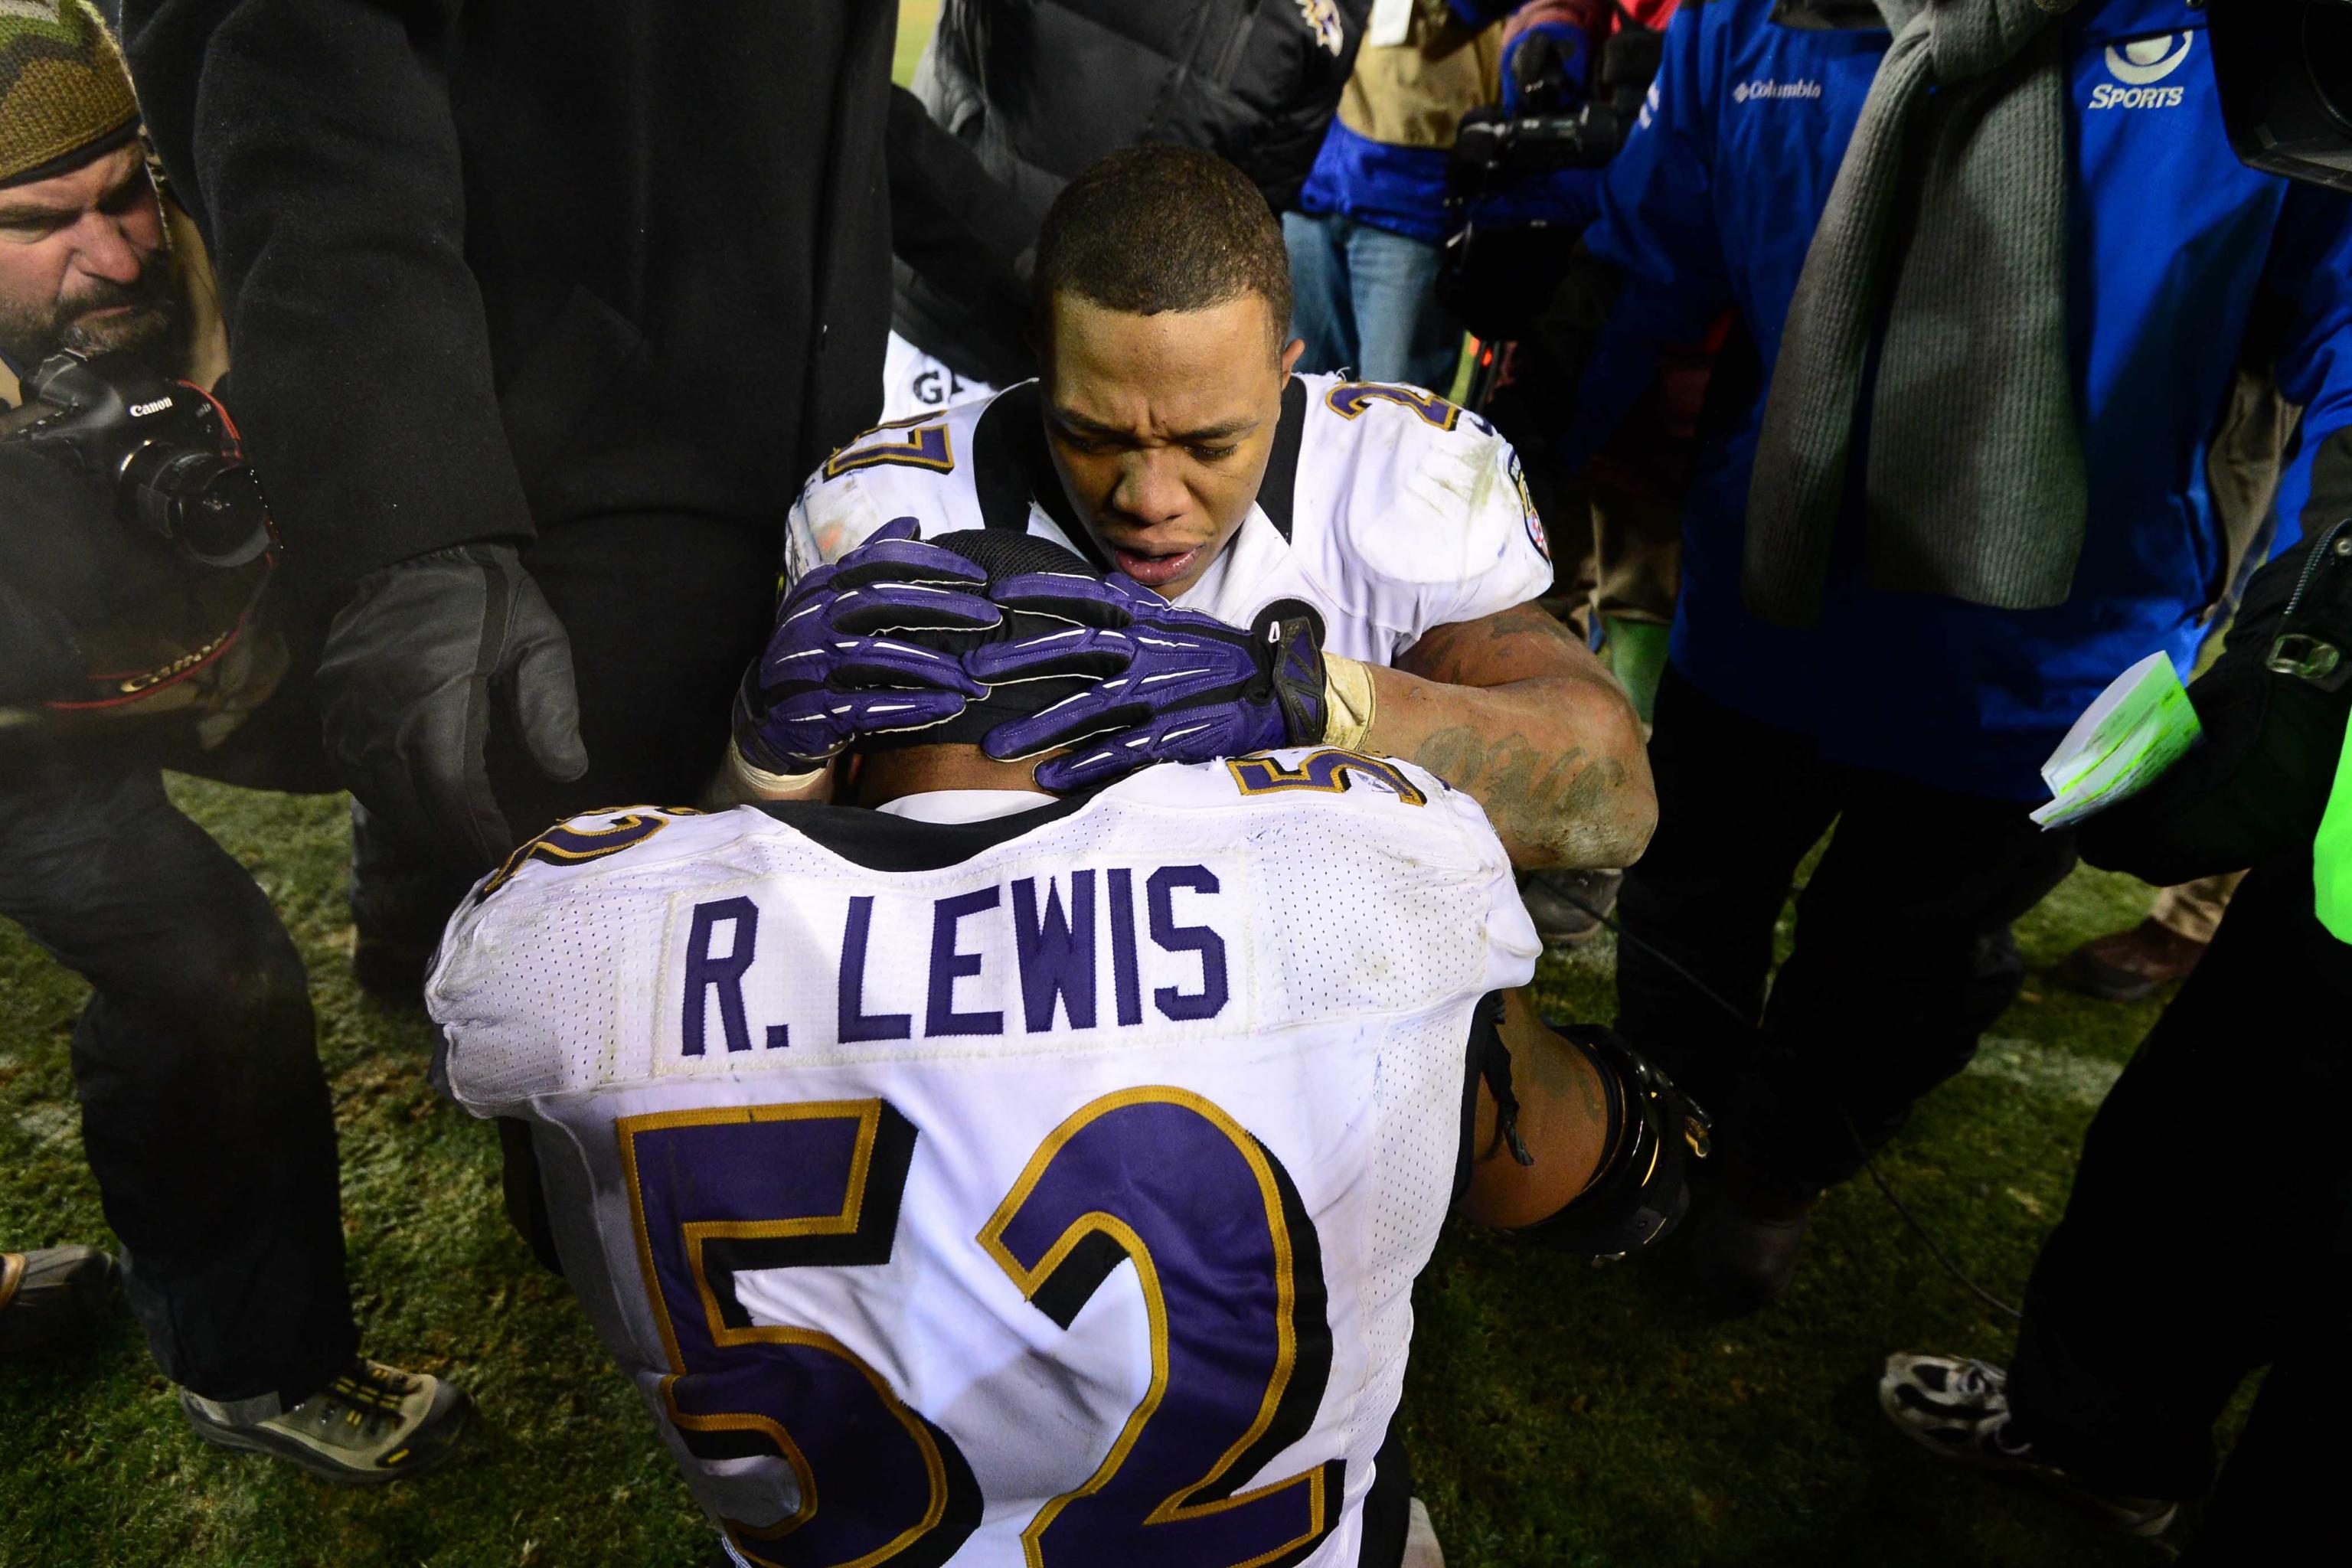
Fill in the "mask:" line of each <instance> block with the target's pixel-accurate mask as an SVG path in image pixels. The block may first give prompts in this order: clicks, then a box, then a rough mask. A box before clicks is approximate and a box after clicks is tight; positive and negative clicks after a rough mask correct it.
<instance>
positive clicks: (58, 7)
mask: <svg viewBox="0 0 2352 1568" xmlns="http://www.w3.org/2000/svg"><path fill="white" fill-rule="evenodd" d="M138 134H139V100H138V98H137V97H136V96H135V95H134V94H133V93H132V92H131V73H130V72H129V71H127V70H125V69H124V68H123V65H122V51H121V49H119V48H117V47H115V43H114V38H113V37H112V36H111V35H110V34H109V33H108V32H107V30H106V24H105V23H103V22H101V21H100V20H99V19H98V17H97V16H95V15H94V14H93V13H92V12H91V11H90V9H89V6H88V5H86V4H84V0H0V185H15V184H24V183H25V182H26V181H28V180H42V179H47V177H48V176H50V175H51V174H63V173H65V171H67V170H68V169H71V168H73V167H75V166H76V165H78V164H80V163H87V162H89V160H90V159H92V158H94V157H97V156H98V155H99V154H100V153H106V152H110V151H112V150H113V149H114V148H116V147H120V146H121V145H122V144H123V143H124V142H128V141H130V140H131V138H132V137H134V136H136V135H138Z"/></svg>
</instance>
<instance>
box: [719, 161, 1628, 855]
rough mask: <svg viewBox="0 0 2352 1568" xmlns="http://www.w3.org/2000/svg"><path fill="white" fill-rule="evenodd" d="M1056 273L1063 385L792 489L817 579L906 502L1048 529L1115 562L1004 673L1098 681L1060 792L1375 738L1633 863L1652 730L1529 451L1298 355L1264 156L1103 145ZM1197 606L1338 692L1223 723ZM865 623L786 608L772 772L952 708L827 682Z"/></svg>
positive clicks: (808, 781)
mask: <svg viewBox="0 0 2352 1568" xmlns="http://www.w3.org/2000/svg"><path fill="white" fill-rule="evenodd" d="M1034 288H1035V300H1034V312H1035V327H1034V331H1035V333H1036V337H1037V340H1038V346H1039V355H1038V357H1039V363H1040V364H1041V366H1042V372H1043V374H1041V375H1040V377H1039V379H1037V380H1036V381H1034V382H1024V383H1023V384H1020V385H1018V386H1014V387H1011V388H1009V389H1007V390H1006V391H1004V392H1002V393H999V394H997V395H995V396H994V397H992V398H991V399H989V400H988V401H986V402H984V403H972V404H967V405H962V406H961V407H957V408H951V409H948V410H946V411H944V412H942V413H941V414H940V415H939V416H936V417H935V418H931V419H929V420H926V421H921V422H916V423H910V424H902V425H899V426H890V427H887V428H884V429H880V430H875V431H871V432H868V433H867V434H866V435H865V436H863V437H859V438H858V439H857V440H856V441H853V442H851V443H850V444H849V445H848V446H847V447H844V448H842V449H841V450H840V451H839V452H836V453H835V454H834V456H833V458H831V459H830V460H829V461H827V462H826V464H825V465H824V468H821V469H819V470H818V471H817V472H816V473H815V474H814V475H813V476H812V477H811V478H810V479H809V481H808V483H807V484H806V485H805V486H804V487H803V489H802V491H801V495H800V499H799V500H797V501H795V502H794V503H793V510H792V514H791V518H790V522H789V526H788V529H787V538H788V542H789V559H788V561H787V563H786V569H787V572H786V574H787V576H788V577H790V578H791V579H793V582H794V584H797V583H798V582H799V581H800V580H801V579H803V578H804V577H805V576H806V575H807V574H810V573H812V572H814V571H818V570H821V569H822V568H823V566H824V564H825V563H828V562H833V561H837V560H838V559H839V558H840V557H841V556H842V555H843V554H844V553H845V552H848V551H849V550H851V549H853V548H854V547H856V546H857V545H859V544H861V543H864V542H866V541H867V540H869V539H871V538H873V537H874V536H875V534H876V533H877V531H880V530H882V529H883V528H885V527H887V526H888V525H890V524H891V523H892V522H893V521H898V520H900V519H908V520H911V521H913V523H914V525H915V527H917V528H918V529H919V530H920V531H923V532H925V533H945V532H950V531H957V530H962V529H976V528H985V529H990V530H1002V531H1006V532H1010V533H1014V534H1020V533H1029V534H1034V535H1035V536H1037V537H1039V538H1042V539H1048V540H1051V541H1053V542H1055V543H1056V544H1059V545H1062V546H1064V547H1066V548H1067V549H1070V550H1074V551H1076V552H1078V553H1079V554H1080V555H1082V556H1084V557H1085V558H1086V560H1087V572H1088V574H1089V575H1094V576H1097V578H1098V579H1099V581H1100V583H1101V584H1102V589H1101V591H1095V590H1092V589H1080V590H1076V591H1074V592H1069V593H1057V594H1056V595H1055V596H1054V602H1053V603H1051V604H1041V605H1038V606H1036V607H1038V608H1040V609H1043V610H1046V611H1048V612H1049V613H1052V614H1055V615H1057V616H1062V617H1063V618H1064V619H1065V620H1066V621H1068V622H1070V623H1072V626H1071V631H1072V636H1071V637H1070V639H1069V642H1068V645H1067V646H1056V645H1052V644H1041V645H1040V646H1039V647H1037V648H1036V649H1034V650H1033V652H1032V654H1031V656H1030V658H1028V660H1027V661H1026V662H1024V664H1023V665H1022V666H1021V667H1020V668H1017V669H1014V668H1005V669H1003V670H1002V671H1000V674H999V679H1003V678H1008V677H1013V676H1021V677H1029V676H1040V675H1048V674H1061V673H1066V672H1067V671H1068V670H1069V669H1073V668H1076V669H1082V670H1083V671H1084V672H1085V673H1087V674H1090V675H1096V676H1099V677H1101V678H1102V686H1101V688H1100V689H1099V693H1098V695H1097V697H1096V698H1094V699H1092V700H1087V701H1083V702H1077V703H1073V704H1071V705H1070V706H1069V707H1067V708H1066V709H1064V710H1060V711H1057V712H1055V713H1054V714H1051V715H1049V716H1047V717H1045V719H1043V720H1041V721H1040V722H1038V723H1036V724H1034V725H1031V726H1029V727H1027V728H1026V729H1025V730H1024V731H1022V732H1021V733H1020V736H1019V739H1020V741H1021V742H1022V744H1023V745H1024V747H1027V748H1029V749H1032V750H1042V749H1045V748H1047V747H1050V746H1067V745H1075V744H1076V742H1081V741H1085V742H1087V743H1086V744H1085V745H1082V746H1078V747H1077V749H1076V750H1075V751H1073V752H1071V754H1070V755H1069V756H1068V757H1067V758H1066V759H1064V760H1063V761H1062V762H1061V763H1058V764H1057V765H1056V768H1055V771H1054V772H1053V773H1049V774H1047V775H1045V782H1046V783H1047V784H1048V785H1050V786H1051V787H1055V788H1065V787H1073V786H1076V785H1080V784H1086V783H1087V782H1090V781H1095V780H1099V779H1103V778H1108V777H1112V776H1115V775H1117V774H1118V773H1122V772H1124V771H1125V770H1127V769H1128V768H1129V767H1133V766H1136V765H1138V764H1139V763H1147V762H1153V763H1160V762H1186V763H1190V762H1203V761H1207V760H1209V759H1212V758H1215V757H1221V756H1231V755H1233V754H1234V752H1236V751H1248V750H1251V749H1254V748H1255V747H1257V746H1279V745H1286V744H1287V745H1298V744H1317V743H1321V744H1331V745H1341V746H1349V747H1352V748H1355V749H1358V750H1361V751H1368V752H1375V753H1377V754H1380V755H1384V756H1388V755H1393V756H1402V757H1405V758H1408V759H1410V760H1411V761H1412V762H1415V763H1419V764H1421V765H1422V766H1423V767H1425V768H1427V769H1429V771H1430V772H1432V773H1436V774H1437V775H1438V776H1439V777H1441V778H1443V779H1444V780H1445V781H1446V782H1447V783H1448V784H1453V785H1454V787H1455V788H1457V789H1462V790H1465V791H1467V792H1468V793H1469V795H1471V796H1472V797H1473V798H1474V799H1475V800H1476V801H1477V802H1478V803H1479V805H1482V806H1484V807H1485V808H1486V816H1487V818H1488V820H1489V821H1490V822H1492V823H1493V825H1494V827H1495V830H1496V833H1497V834H1499V835H1500V836H1501V837H1502V840H1503V844H1504V847H1506V848H1507V849H1508V850H1509V851H1510V855H1511V859H1512V861H1513V863H1514V864H1516V865H1517V866H1518V867H1519V868H1522V869H1533V868H1544V867H1553V866H1563V867H1596V866H1625V865H1630V864H1632V863H1633V859H1634V858H1637V857H1638V856H1639V855H1640V854H1641V852H1642V849H1643V846H1644V845H1645V844H1646V843H1648V841H1649V837H1650V831H1651V828H1652V826H1654V824H1655V822H1656V818H1657V804H1656V800H1655V797H1654V795H1653V794H1652V792H1651V789H1650V769H1649V763H1648V760H1647V756H1646V753H1645V752H1644V750H1643V741H1642V729H1641V722H1640V721H1639V720H1638V719H1637V718H1636V717H1635V715H1634V712H1633V704H1632V703H1631V702H1630V701H1629V700H1627V699H1626V697H1625V694H1624V692H1623V691H1622V689H1620V688H1619V687H1618V686H1617V684H1616V683H1615V681H1614V680H1613V679H1612V678H1611V677H1610V675H1609V674H1608V672H1607V671H1606V670H1605V669H1603V668H1601V665H1600V663H1599V661H1598V660H1596V659H1595V658H1593V657H1592V655H1591V653H1590V652H1588V651H1586V649H1585V648H1584V647H1583V645H1582V644H1581V643H1580V642H1579V641H1578V640H1577V638H1576V637H1574V635H1572V634H1571V633H1570V632H1569V631H1568V630H1567V629H1566V628H1564V627H1563V626H1561V625H1560V624H1559V621H1557V620H1555V619H1554V618H1553V617H1551V616H1549V615H1547V614H1545V613H1544V612H1543V610H1542V609H1541V608H1540V607H1539V606H1538V605H1537V604H1536V603H1535V600H1536V598H1537V596H1538V595H1540V594H1542V593H1543V592H1544V591H1545V590H1546V589H1547V588H1549V586H1550V584H1551V575H1552V574H1551V562H1550V559H1549V553H1548V547H1547V546H1546V544H1545V542H1544V535H1543V525H1542V523H1541V522H1540V521H1538V518H1537V517H1536V513H1535V507H1534V504H1533V502H1532V501H1531V500H1529V499H1528V491H1527V487H1526V485H1525V484H1524V483H1523V482H1522V481H1521V476H1520V470H1519V461H1518V458H1517V456H1515V455H1514V454H1513V452H1512V450H1511V446H1510V443H1509V442H1507V441H1506V440H1505V439H1503V437H1501V436H1500V435H1498V434H1497V433H1496V430H1495V428H1494V427H1493V426H1490V425H1488V424H1487V423H1486V421H1485V420H1483V419H1481V418H1479V417H1478V416H1476V415H1475V414H1470V413H1466V412H1465V411H1464V410H1462V409H1460V408H1457V407H1455V406H1454V405H1453V404H1451V403H1448V402H1447V401H1446V400H1445V399H1444V398H1443V397H1441V396H1439V395H1437V394H1435V393H1433V392H1430V391H1427V390H1425V389H1423V388H1420V387H1412V386H1397V385H1389V384H1381V383H1370V382H1351V381H1348V380H1345V379H1343V378H1341V377H1339V376H1336V375H1295V374H1292V373H1291V366H1292V365H1294V364H1295V363H1297V359H1298V355H1299V353H1300V352H1301V349H1302V347H1303V345H1302V344H1300V343H1299V342H1296V341H1292V340H1290V338H1289V333H1288V326H1289V321H1290V305H1291V300H1290V270H1289V261H1288V258H1287V255H1286V252H1285V251H1284V249H1283V243H1282V228H1281V226H1280V225H1279V224H1277V223H1276V220H1275V216H1274V214H1273V213H1272V212H1270V211H1269V210H1268V209H1267V207H1266V205H1265V198H1264V197H1263V196H1262V195H1259V194H1258V191H1257V188H1256V187H1255V185H1253V184H1250V182H1249V180H1248V178H1247V177H1246V176H1244V174H1242V172H1241V171H1240V170H1238V169H1236V168H1234V166H1233V165H1232V164H1230V163H1225V162H1224V161H1223V160H1222V159H1220V158H1217V157H1216V156H1214V155H1213V154H1211V153H1202V152H1200V151H1197V150H1195V149H1192V148H1185V147H1174V146H1163V145H1152V146H1143V147H1132V148H1129V149H1127V150H1125V151H1123V152H1119V153H1112V154H1111V155H1110V156H1108V157H1107V158H1104V159H1103V160H1101V161H1100V162H1098V163H1095V164H1094V165H1092V166H1091V167H1089V168H1088V169H1087V170H1086V171H1085V172H1084V173H1083V174H1080V175H1079V176H1078V177H1077V178H1076V180H1074V181H1073V182H1071V184H1069V186H1068V187H1067V188H1066V190H1064V191H1063V192H1062V194H1061V195H1060V196H1059V197H1058V198H1057V199H1056V200H1055V203H1054V206H1053V209H1052V211H1051V212H1050V213H1049V214H1048V215H1047V216H1046V219H1045V229H1044V232H1043V233H1042V235H1041V236H1040V237H1039V239H1038V242H1037V261H1036V268H1035V280H1034ZM1278 604H1279V605H1290V606H1294V607H1295V608H1294V609H1293V610H1291V611H1290V612H1287V613H1286V614H1285V615H1284V616H1280V617H1276V616H1269V613H1268V612H1269V611H1270V610H1271V609H1273V607H1274V606H1276V605H1278ZM1171 605H1173V606H1175V607H1177V608H1179V609H1182V610H1188V611H1196V612H1201V613H1204V614H1207V615H1210V616H1215V617H1216V618H1217V619H1219V620H1221V621H1223V622H1225V623H1226V624H1227V625H1229V626H1238V627H1244V628H1248V627H1255V628H1257V629H1258V630H1259V631H1260V632H1261V633H1271V634H1273V635H1276V636H1278V637H1282V638H1284V639H1285V640H1286V642H1287V643H1288V644H1289V645H1290V647H1289V652H1290V653H1291V655H1292V657H1293V658H1295V659H1296V660H1297V662H1300V663H1303V664H1307V665H1311V667H1312V668H1313V671H1314V674H1315V676H1316V680H1317V684H1316V687H1315V689H1313V690H1311V691H1307V692H1303V693H1302V696H1301V700H1300V701H1299V702H1298V703H1297V704H1296V705H1294V706H1293V707H1291V708H1289V709H1287V710H1284V711H1281V712H1275V711H1272V710H1265V711H1262V712H1259V713H1257V714H1255V715H1252V716H1250V717H1249V718H1248V720H1247V721H1238V727H1237V725H1236V723H1227V724H1222V725H1219V724H1204V723H1202V722H1201V721H1200V709H1201V707H1202V703H1201V700H1200V698H1201V692H1202V689H1203V682H1202V680H1201V679H1194V678H1193V676H1194V673H1195V672H1194V670H1193V667H1192V666H1191V665H1189V664H1183V663H1178V664H1175V665H1172V666H1171V665H1170V664H1169V663H1168V662H1167V661H1165V660H1161V659H1159V658H1156V657H1155V654H1156V652H1157V650H1159V649H1160V647H1162V646H1163V644H1162V641H1161V639H1160V638H1159V637H1157V636H1156V635H1155V628H1156V626H1157V623H1158V622H1159V621H1160V618H1161V617H1162V616H1164V615H1165V613H1166V612H1167V610H1168V608H1169V606H1171ZM1277 622H1278V623H1279V624H1277ZM839 629H841V628H839V627H837V626H829V625H825V624H822V623H819V622H814V621H810V620H806V619H802V620H791V619H787V620H786V621H785V622H784V624H783V626H782V630H781V632H780V633H779V637H778V640H777V642H776V644H775V645H773V646H772V647H771V648H770V649H769V653H768V657H767V658H765V659H764V660H762V661H761V664H760V665H758V666H755V667H754V668H753V670H752V672H751V676H750V677H749V678H748V679H747V680H746V682H745V684H744V689H743V700H742V701H741V703H740V705H739V708H738V712H737V722H736V727H735V741H736V746H737V752H736V756H737V759H738V767H737V772H738V774H739V777H740V778H741V780H742V782H745V783H747V784H751V786H752V787H751V792H750V793H753V794H756V795H761V796H762V797H765V798H798V797H803V796H806V795H814V794H822V793H823V792H824V789H825V788H826V787H828V785H827V784H826V779H825V775H824V773H823V771H822V769H823V765H824V760H825V759H826V758H828V757H830V756H832V755H833V754H834V752H835V751H837V750H838V749H839V748H840V747H841V746H842V744H843V743H844V742H845V741H846V740H847V738H848V737H849V736H851V735H853V734H856V733H861V732H864V731H868V730H874V729H898V728H904V727H907V726H908V725H910V724H916V723H922V722H928V721H929V719H930V718H931V717H933V716H934V715H935V714H936V713H937V712H938V710H939V706H940V703H941V702H943V701H944V702H945V703H947V704H948V705H949V706H950V707H951V706H952V704H953V702H954V700H955V698H956V694H955V693H954V692H953V691H944V692H942V691H941V690H940V689H937V688H933V689H927V690H917V691H916V692H914V693H912V694H911V695H910V694H909V693H908V692H903V691H902V692H897V693H891V694H887V695H886V697H885V698H884V699H883V700H880V701H879V702H872V703H869V702H866V701H865V700H862V699H861V698H860V697H858V696H857V695H856V694H853V693H848V692H845V691H843V690H841V689H838V688H835V689H825V688H823V687H820V686H817V685H814V684H813V683H812V682H811V681H810V680H809V679H808V678H807V673H806V671H807V668H808V667H809V666H810V665H811V664H812V663H814V662H815V661H816V659H817V658H820V657H821V655H822V650H821V648H818V647H816V646H815V639H818V638H820V637H824V636H828V635H831V634H832V633H833V632H835V631H836V630H839ZM909 679H910V680H911V683H912V684H915V685H917V686H918V687H926V686H929V682H927V681H923V680H922V679H921V678H920V676H919V674H917V675H915V676H912V677H910V678H909ZM1210 680H1211V683H1213V677H1211V678H1210ZM991 749H992V752H995V754H998V755H1000V756H1001V755H1004V754H1006V753H1004V752H1003V751H1002V750H1000V749H999V748H996V747H994V746H992V748H991Z"/></svg>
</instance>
